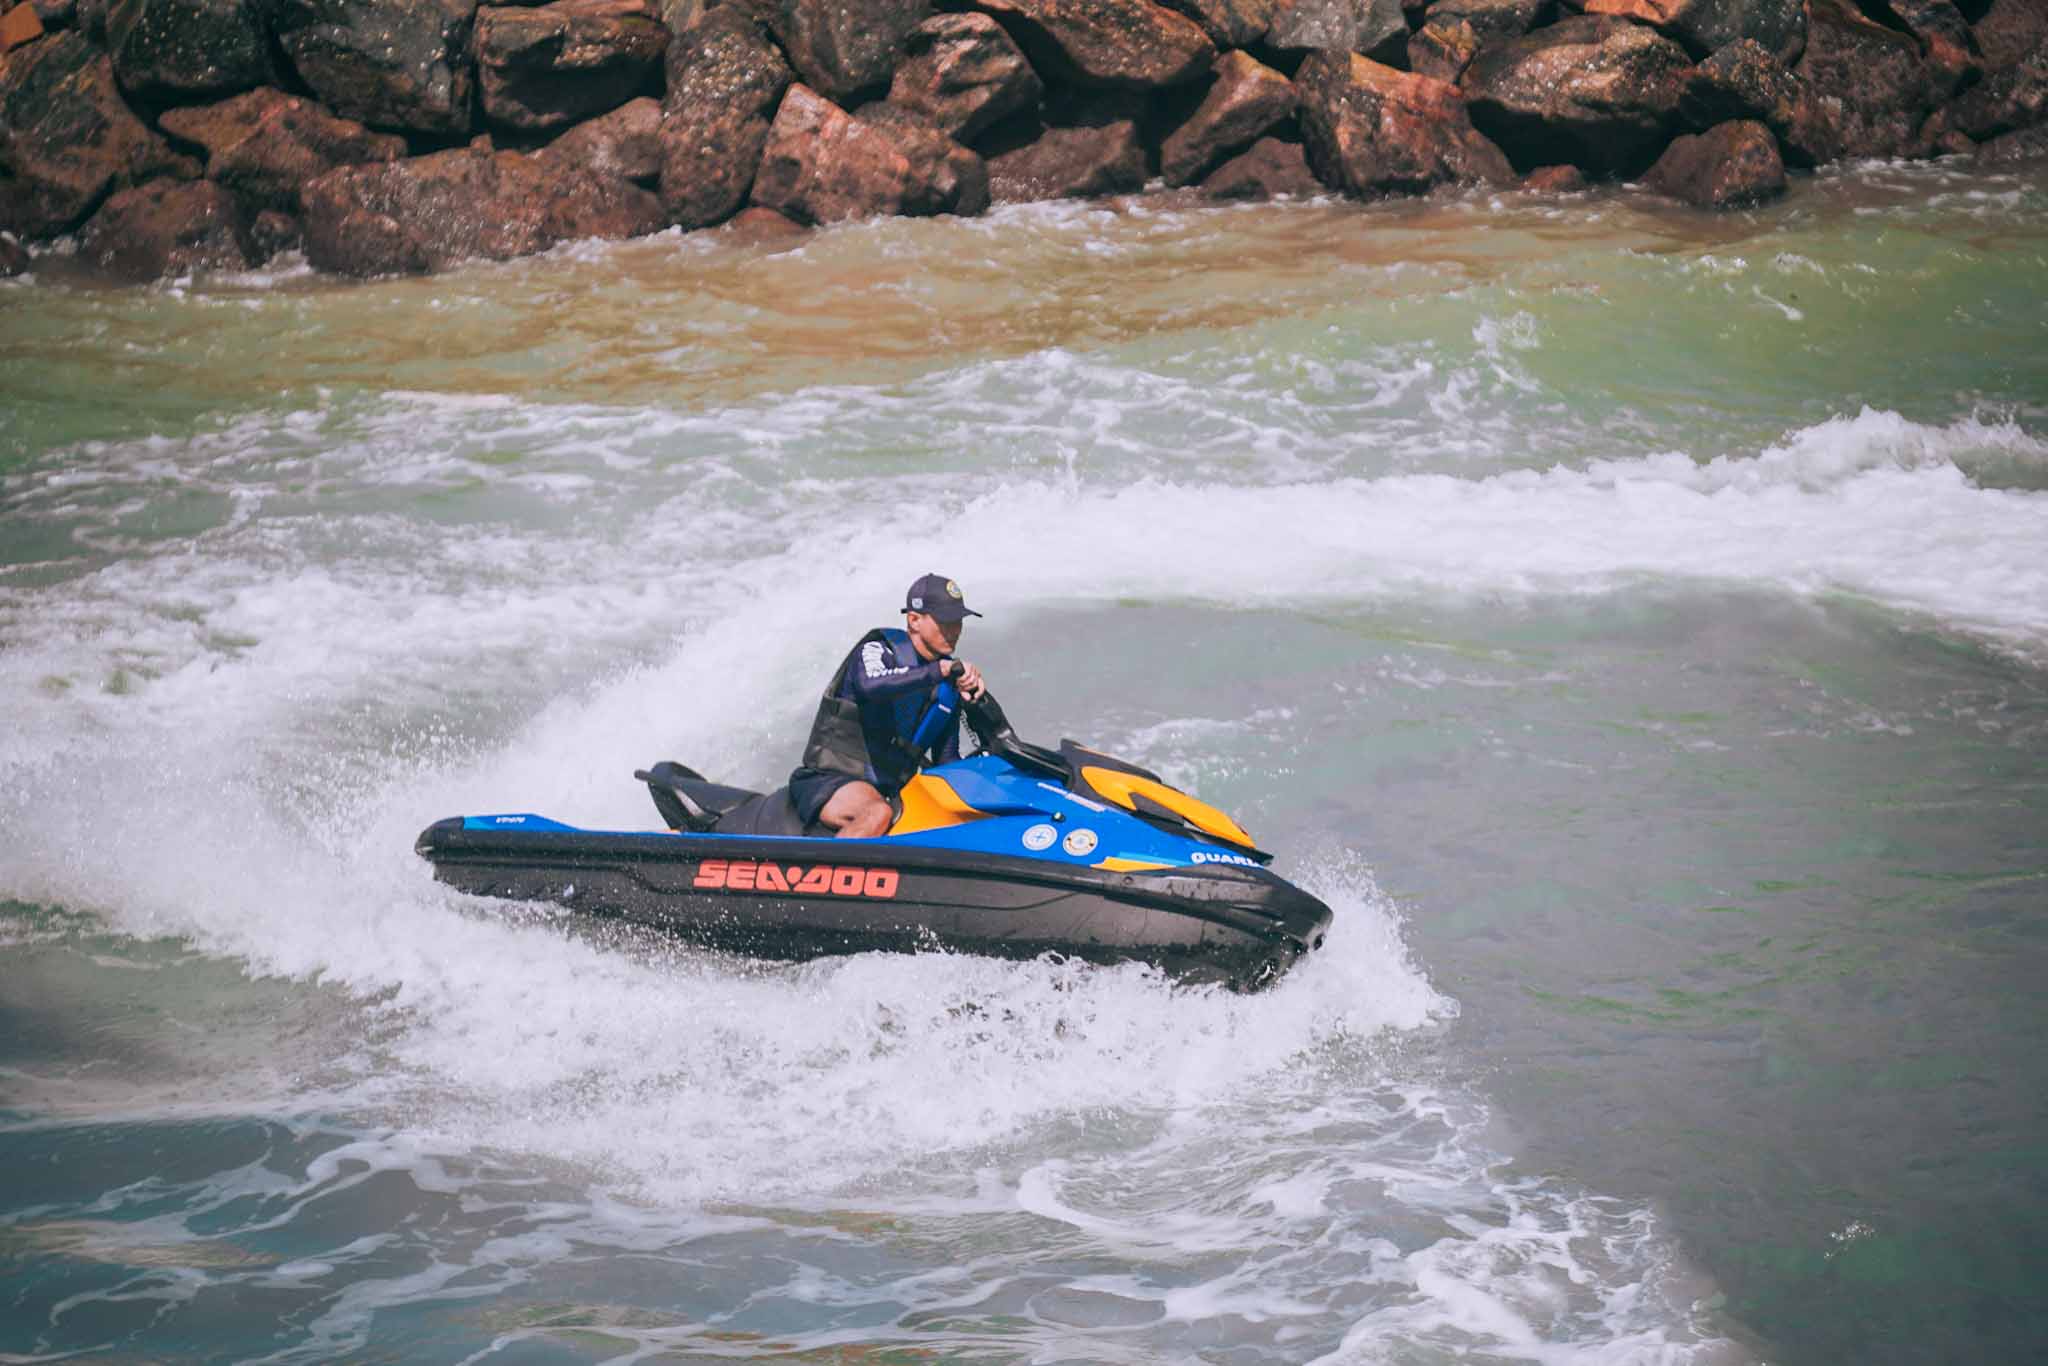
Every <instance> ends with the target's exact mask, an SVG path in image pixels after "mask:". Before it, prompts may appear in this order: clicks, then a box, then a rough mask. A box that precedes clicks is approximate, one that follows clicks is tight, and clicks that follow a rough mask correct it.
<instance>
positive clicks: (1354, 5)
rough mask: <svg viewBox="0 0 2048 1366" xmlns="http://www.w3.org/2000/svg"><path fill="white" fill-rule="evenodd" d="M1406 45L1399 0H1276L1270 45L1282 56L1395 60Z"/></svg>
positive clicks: (1268, 38) (1268, 35) (1405, 22)
mask: <svg viewBox="0 0 2048 1366" xmlns="http://www.w3.org/2000/svg"><path fill="white" fill-rule="evenodd" d="M1407 41H1408V20H1407V17H1406V16H1405V15H1403V14H1402V12H1401V0H1278V3H1277V4H1276V5H1275V6H1274V10H1273V22H1272V23H1271V24H1270V25H1269V26H1268V27H1267V29H1266V42H1267V43H1268V44H1270V45H1271V46H1273V47H1275V48H1278V49H1279V50H1281V51H1282V52H1365V53H1370V54H1372V55H1373V56H1375V57H1379V58H1381V59H1382V60H1385V59H1388V58H1392V57H1396V56H1398V55H1399V53H1400V50H1401V48H1402V47H1403V46H1404V45H1405V44H1406V43H1407Z"/></svg>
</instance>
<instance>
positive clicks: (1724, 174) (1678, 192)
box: [1643, 119, 1785, 209]
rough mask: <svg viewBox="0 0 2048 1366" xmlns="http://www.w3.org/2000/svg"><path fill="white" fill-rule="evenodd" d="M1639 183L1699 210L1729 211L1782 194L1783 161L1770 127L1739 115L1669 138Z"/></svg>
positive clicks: (1783, 183) (1783, 185) (1783, 179)
mask: <svg viewBox="0 0 2048 1366" xmlns="http://www.w3.org/2000/svg"><path fill="white" fill-rule="evenodd" d="M1643 183H1644V184H1646V185H1648V186H1649V187H1650V188H1651V189H1653V190H1656V191H1657V192H1658V193H1660V194H1668V195H1670V196H1671V197H1672V198H1673V199H1682V200H1684V201H1685V202H1686V203H1688V204H1691V205H1694V206H1696V207H1698V208H1702V209H1733V208H1740V207H1742V206H1744V205H1748V204H1760V203H1762V202H1764V201H1765V200H1767V199H1776V198H1777V197H1778V196H1779V195H1781V194H1783V193H1785V163H1784V161H1783V160H1781V159H1780V158H1779V156H1778V140H1777V138H1775V137H1773V136H1772V135H1771V130H1770V129H1768V128H1766V127H1764V126H1763V125H1762V124H1761V123H1757V122H1755V121H1753V120H1749V119H1743V120H1739V121H1737V122H1734V123H1724V124H1721V125H1720V126H1718V127H1715V128H1710V129H1708V130H1707V131H1706V132H1704V133H1699V134H1694V135H1690V136H1686V137H1681V138H1675V139H1673V140H1672V143H1671V146H1670V147H1668V148H1666V149H1665V151H1664V155H1663V156H1661V157H1659V158H1657V164H1656V165H1654V166H1652V167H1651V168H1650V171H1649V174H1648V175H1646V176H1644V177H1643Z"/></svg>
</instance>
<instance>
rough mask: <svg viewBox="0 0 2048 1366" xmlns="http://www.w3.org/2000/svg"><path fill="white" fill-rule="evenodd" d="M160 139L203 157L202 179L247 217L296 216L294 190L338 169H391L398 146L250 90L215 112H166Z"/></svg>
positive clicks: (276, 95) (289, 98)
mask: <svg viewBox="0 0 2048 1366" xmlns="http://www.w3.org/2000/svg"><path fill="white" fill-rule="evenodd" d="M158 122H159V123H160V125H161V126H162V128H163V130H164V131H165V132H166V133H169V134H171V135H172V136H173V137H177V138H182V139H183V140H185V141H186V142H193V143H197V144H199V145H200V146H201V147H204V148H205V149H206V178H207V179H208V180H215V181H219V182H220V183H221V184H222V185H225V186H227V188H229V189H230V190H233V191H234V192H235V194H236V196H237V197H238V198H240V199H241V201H242V203H243V205H244V206H245V207H246V208H248V209H249V210H251V211H252V212H260V211H261V210H263V209H281V210H283V211H284V212H286V213H297V212H298V211H299V186H300V185H302V184H304V183H305V182H306V181H308V180H311V179H313V177H315V176H319V175H325V174H326V173H327V172H329V171H331V170H333V169H334V168H335V167H337V166H354V165H357V164H359V163H362V162H366V161H396V160H397V159H398V158H399V157H402V156H404V155H405V139H404V138H401V137H398V136H397V135H395V134H392V133H372V132H371V131H370V130H369V129H367V128H365V127H363V125H362V124H360V123H356V122H354V121H353V120H351V119H341V118H336V117H335V116H334V115H332V114H330V113H328V112H327V111H326V110H325V109H322V108H321V107H320V106H319V105H317V104H314V103H313V102H312V101H310V100H304V99H300V98H299V97H298V96H296V95H287V94H285V93H284V92H283V91H281V90H270V89H263V90H251V91H249V92H248V93H247V94H242V95H236V96H234V97H233V98H232V99H227V100H222V101H221V102H220V103H218V104H209V105H202V106H199V107H196V108H187V109H172V110H168V111H166V112H165V114H164V116H163V117H162V119H160V120H159V121H158Z"/></svg>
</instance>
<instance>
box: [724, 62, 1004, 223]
mask: <svg viewBox="0 0 2048 1366" xmlns="http://www.w3.org/2000/svg"><path fill="white" fill-rule="evenodd" d="M874 113H875V117H872V118H868V117H863V118H855V117H854V116H853V115H851V114H848V113H847V112H846V111H845V110H843V109H841V108H839V106H837V105H835V104H833V103H832V102H831V101H830V100H828V99H826V98H825V97H824V96H822V95H820V94H818V93H817V92H816V91H814V90H811V89H810V88H809V87H807V86H804V85H802V84H797V85H792V86H791V87H790V88H789V93H788V94H786V95H784V96H783V97H782V108H781V109H779V110H778V111H777V112H776V115H775V123H774V126H773V127H772V128H770V129H769V131H768V144H767V146H766V147H765V148H764V149H763V150H762V153H761V169H760V170H759V172H757V173H756V174H755V176H754V189H753V199H754V202H755V203H756V204H760V205H764V206H765V207H767V208H771V209H774V210H776V211H777V212H779V213H782V214H785V215H787V216H788V217H790V218H793V219H795V220H796V221H797V222H799V223H838V222H844V221H846V220H848V219H855V218H871V217H876V216H881V215H892V214H901V215H906V216H921V215H926V214H939V213H960V214H976V213H980V212H981V211H982V210H983V209H985V208H987V207H988V173H987V171H986V170H985V169H984V167H983V166H982V161H981V158H980V157H978V156H976V155H975V154H974V153H973V152H970V151H968V150H967V149H966V148H965V147H962V146H961V145H960V144H959V143H957V142H954V141H953V140H952V139H951V138H949V137H947V136H946V135H945V134H944V133H941V132H940V131H939V130H938V129H936V128H933V127H932V126H931V125H929V124H925V123H921V122H919V121H917V120H916V118H915V116H914V115H909V114H907V113H905V112H904V111H900V110H897V111H892V110H891V109H890V106H888V105H878V106H875V107H874Z"/></svg>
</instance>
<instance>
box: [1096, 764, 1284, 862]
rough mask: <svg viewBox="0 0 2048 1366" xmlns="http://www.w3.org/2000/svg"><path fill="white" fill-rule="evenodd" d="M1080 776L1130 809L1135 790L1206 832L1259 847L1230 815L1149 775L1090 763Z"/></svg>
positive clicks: (1105, 794)
mask: <svg viewBox="0 0 2048 1366" xmlns="http://www.w3.org/2000/svg"><path fill="white" fill-rule="evenodd" d="M1081 777H1082V779H1083V781H1085V782H1086V783H1087V784H1088V786H1090V787H1092V788H1094V789H1095V790H1096V791H1097V792H1099V793H1101V794H1102V795H1103V796H1105V797H1107V798H1109V799H1110V800H1111V801H1113V802H1115V803H1116V804H1117V805H1118V806H1121V807H1123V808H1124V809H1125V810H1127V811H1132V812H1135V811H1136V810H1137V809H1138V807H1137V803H1135V802H1133V801H1132V800H1131V796H1132V794H1133V793H1135V794H1137V795H1138V796H1142V797H1144V798H1146V799H1148V800H1150V801H1154V802H1157V803H1158V804H1159V805H1161V806H1163V807H1165V808H1166V809H1167V810H1168V811H1171V812H1173V814H1174V815H1176V816H1179V817H1180V818H1181V819H1182V820H1185V821H1186V822H1187V823H1188V824H1189V825H1192V826H1194V827H1195V829H1197V830H1199V831H1201V832H1202V833H1203V834H1205V835H1214V836H1215V837H1216V838H1217V839H1220V840H1229V841H1230V842H1231V843H1232V844H1237V845H1242V846H1243V847H1244V848H1246V849H1252V848H1256V847H1257V846H1256V845H1254V844H1253V843H1252V837H1251V836H1250V835H1247V834H1246V833H1245V832H1244V828H1243V827H1242V826H1240V825H1239V824H1238V823H1237V822H1236V821H1234V820H1232V819H1230V817H1228V816H1226V815H1224V814H1223V813H1222V812H1221V811H1218V810H1217V809H1216V808H1215V807H1213V806H1211V805H1209V803H1207V802H1205V801H1198V800H1197V799H1195V798H1193V797H1190V796H1189V795H1188V794H1187V793H1185V792H1182V791H1179V790H1178V789H1176V788H1171V787H1168V786H1167V785H1166V784H1165V783H1155V782H1153V781H1152V780H1151V779H1150V778H1140V777H1139V776H1138V775H1137V774H1135V773H1120V772H1118V771H1117V770H1116V769H1113V768H1097V767H1095V766H1094V765H1092V764H1090V765H1087V766H1085V767H1083V768H1082V770H1081Z"/></svg>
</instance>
